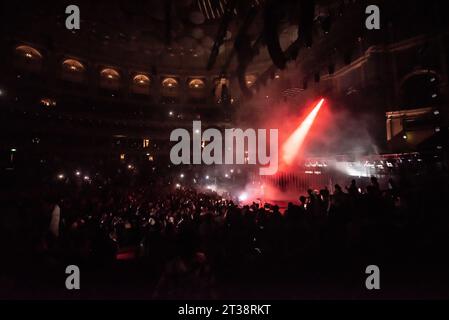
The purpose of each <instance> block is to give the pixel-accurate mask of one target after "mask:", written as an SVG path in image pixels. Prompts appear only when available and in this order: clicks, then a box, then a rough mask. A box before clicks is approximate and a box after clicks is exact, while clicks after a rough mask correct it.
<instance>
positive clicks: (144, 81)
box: [131, 74, 151, 95]
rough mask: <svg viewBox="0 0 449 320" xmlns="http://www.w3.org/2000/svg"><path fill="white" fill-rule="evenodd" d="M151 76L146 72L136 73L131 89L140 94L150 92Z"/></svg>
mask: <svg viewBox="0 0 449 320" xmlns="http://www.w3.org/2000/svg"><path fill="white" fill-rule="evenodd" d="M150 83H151V81H150V77H148V76H147V75H145V74H136V75H135V76H134V77H133V80H132V84H131V91H132V92H133V93H136V94H140V95H149V94H150Z"/></svg>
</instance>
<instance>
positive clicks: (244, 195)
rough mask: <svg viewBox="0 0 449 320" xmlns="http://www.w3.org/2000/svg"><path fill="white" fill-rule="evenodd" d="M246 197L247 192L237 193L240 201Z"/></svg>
mask: <svg viewBox="0 0 449 320" xmlns="http://www.w3.org/2000/svg"><path fill="white" fill-rule="evenodd" d="M247 199H248V194H247V193H246V192H243V193H241V194H240V195H239V200H240V201H246V200H247Z"/></svg>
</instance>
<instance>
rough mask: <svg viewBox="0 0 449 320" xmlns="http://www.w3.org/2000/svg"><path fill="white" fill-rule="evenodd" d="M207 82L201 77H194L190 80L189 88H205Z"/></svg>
mask: <svg viewBox="0 0 449 320" xmlns="http://www.w3.org/2000/svg"><path fill="white" fill-rule="evenodd" d="M205 86H206V85H205V83H204V81H203V80H201V79H192V80H190V81H189V88H190V89H197V90H198V89H204V87H205Z"/></svg>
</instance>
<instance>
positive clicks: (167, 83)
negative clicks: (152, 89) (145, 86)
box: [162, 78, 178, 89]
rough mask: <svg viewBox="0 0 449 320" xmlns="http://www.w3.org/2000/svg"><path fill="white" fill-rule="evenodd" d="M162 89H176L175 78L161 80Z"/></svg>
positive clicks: (176, 82) (176, 81)
mask: <svg viewBox="0 0 449 320" xmlns="http://www.w3.org/2000/svg"><path fill="white" fill-rule="evenodd" d="M162 87H164V88H167V89H171V88H173V89H174V88H176V87H178V80H176V79H175V78H165V79H164V80H162Z"/></svg>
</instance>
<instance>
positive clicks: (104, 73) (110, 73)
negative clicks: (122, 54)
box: [100, 68, 120, 80]
mask: <svg viewBox="0 0 449 320" xmlns="http://www.w3.org/2000/svg"><path fill="white" fill-rule="evenodd" d="M100 75H101V77H102V78H103V79H109V80H119V79H120V74H119V73H118V71H117V70H115V69H112V68H105V69H103V70H101V72H100Z"/></svg>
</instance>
